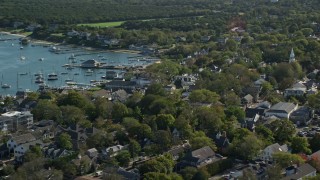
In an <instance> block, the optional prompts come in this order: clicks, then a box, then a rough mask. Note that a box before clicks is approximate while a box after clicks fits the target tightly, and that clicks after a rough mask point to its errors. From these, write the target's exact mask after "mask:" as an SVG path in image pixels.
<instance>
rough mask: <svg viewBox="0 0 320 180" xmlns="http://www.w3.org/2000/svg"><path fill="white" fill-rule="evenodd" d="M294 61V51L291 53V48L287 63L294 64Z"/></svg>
mask: <svg viewBox="0 0 320 180" xmlns="http://www.w3.org/2000/svg"><path fill="white" fill-rule="evenodd" d="M295 61H296V58H295V55H294V51H293V48H292V49H291V53H290V59H289V63H292V62H295Z"/></svg>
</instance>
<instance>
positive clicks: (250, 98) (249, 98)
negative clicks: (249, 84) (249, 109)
mask: <svg viewBox="0 0 320 180" xmlns="http://www.w3.org/2000/svg"><path fill="white" fill-rule="evenodd" d="M243 99H245V100H246V101H252V100H253V97H252V96H251V95H250V94H247V95H246V96H244V97H243Z"/></svg>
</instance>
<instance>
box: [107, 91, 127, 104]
mask: <svg viewBox="0 0 320 180" xmlns="http://www.w3.org/2000/svg"><path fill="white" fill-rule="evenodd" d="M128 98H129V94H128V93H127V92H126V91H125V90H123V89H119V90H117V91H114V92H112V93H111V99H112V100H113V101H119V102H122V103H124V102H125V101H126V100H127V99H128Z"/></svg>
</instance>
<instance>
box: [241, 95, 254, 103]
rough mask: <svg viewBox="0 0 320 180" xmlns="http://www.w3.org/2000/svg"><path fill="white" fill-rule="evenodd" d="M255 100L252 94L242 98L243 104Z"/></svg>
mask: <svg viewBox="0 0 320 180" xmlns="http://www.w3.org/2000/svg"><path fill="white" fill-rule="evenodd" d="M252 102H253V97H252V96H251V95H250V94H247V95H245V96H244V97H243V98H242V99H241V104H243V105H249V104H251V103H252Z"/></svg>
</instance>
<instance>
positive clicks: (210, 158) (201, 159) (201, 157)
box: [182, 146, 220, 168]
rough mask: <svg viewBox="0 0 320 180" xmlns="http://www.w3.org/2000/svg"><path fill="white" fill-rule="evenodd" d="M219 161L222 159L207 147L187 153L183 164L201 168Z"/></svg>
mask: <svg viewBox="0 0 320 180" xmlns="http://www.w3.org/2000/svg"><path fill="white" fill-rule="evenodd" d="M218 160H220V158H218V157H216V153H215V152H213V150H212V149H211V148H210V147H209V146H205V147H203V148H200V149H197V150H194V151H191V152H189V153H187V154H186V156H185V157H184V159H183V161H182V162H183V163H184V164H185V165H187V166H193V167H197V168H200V167H203V166H206V165H208V164H211V163H214V162H216V161H218Z"/></svg>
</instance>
